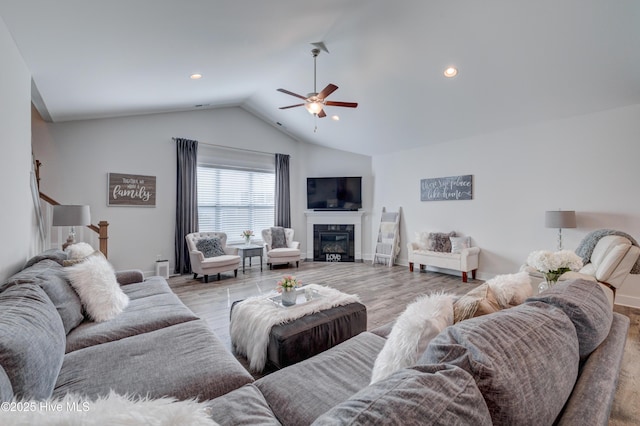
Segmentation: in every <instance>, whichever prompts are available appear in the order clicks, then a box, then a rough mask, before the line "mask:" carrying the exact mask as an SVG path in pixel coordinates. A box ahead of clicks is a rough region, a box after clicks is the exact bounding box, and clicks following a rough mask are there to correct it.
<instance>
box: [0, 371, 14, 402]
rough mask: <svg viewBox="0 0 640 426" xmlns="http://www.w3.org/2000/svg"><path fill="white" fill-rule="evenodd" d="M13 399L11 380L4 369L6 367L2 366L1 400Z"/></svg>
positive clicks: (0, 374)
mask: <svg viewBox="0 0 640 426" xmlns="http://www.w3.org/2000/svg"><path fill="white" fill-rule="evenodd" d="M12 399H13V387H12V386H11V381H10V380H9V377H8V376H7V373H6V372H5V371H4V368H2V366H0V401H2V402H5V401H11V400H12Z"/></svg>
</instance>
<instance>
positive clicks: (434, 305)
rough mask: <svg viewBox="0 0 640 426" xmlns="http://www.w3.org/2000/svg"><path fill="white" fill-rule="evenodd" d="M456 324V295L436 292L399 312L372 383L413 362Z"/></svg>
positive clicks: (377, 364)
mask: <svg viewBox="0 0 640 426" xmlns="http://www.w3.org/2000/svg"><path fill="white" fill-rule="evenodd" d="M451 324H453V296H452V295H450V294H443V293H434V294H431V295H427V296H422V297H420V298H418V299H417V300H416V301H415V302H413V303H411V304H409V306H407V308H406V309H405V311H404V312H403V313H402V314H400V316H399V317H398V319H397V320H396V323H395V324H394V325H393V329H391V333H389V337H388V338H387V341H386V343H385V344H384V347H383V348H382V350H381V351H380V353H379V354H378V357H377V358H376V361H375V363H374V365H373V371H372V373H371V383H372V384H373V383H375V382H377V381H379V380H382V379H384V378H386V377H388V376H390V375H391V374H393V373H394V372H395V371H397V370H400V369H401V368H405V367H409V366H411V365H414V364H415V363H416V361H418V358H419V357H420V355H421V354H422V353H423V352H424V351H425V350H426V349H427V345H428V344H429V342H430V341H431V340H432V339H433V338H434V337H436V336H437V335H438V334H439V333H440V332H441V331H442V330H444V329H445V328H446V327H447V326H449V325H451Z"/></svg>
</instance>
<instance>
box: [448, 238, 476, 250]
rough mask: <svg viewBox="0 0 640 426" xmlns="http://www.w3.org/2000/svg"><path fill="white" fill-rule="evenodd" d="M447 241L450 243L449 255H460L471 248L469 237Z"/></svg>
mask: <svg viewBox="0 0 640 426" xmlns="http://www.w3.org/2000/svg"><path fill="white" fill-rule="evenodd" d="M449 240H450V241H451V253H460V252H462V250H464V249H468V248H469V247H471V238H469V237H449Z"/></svg>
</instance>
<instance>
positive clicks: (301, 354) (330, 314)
mask: <svg viewBox="0 0 640 426" xmlns="http://www.w3.org/2000/svg"><path fill="white" fill-rule="evenodd" d="M239 302H241V300H238V301H235V302H233V304H232V305H231V313H233V309H234V307H235V306H236V304H238V303H239ZM366 329H367V307H366V306H365V305H363V304H362V303H360V302H353V303H349V304H346V305H342V306H336V307H334V308H330V309H325V310H321V311H319V312H316V313H313V314H309V315H305V316H303V317H301V318H298V319H295V320H293V321H289V322H287V323H284V324H280V325H275V326H273V327H271V331H270V332H269V343H268V347H267V362H268V363H270V364H271V365H273V366H275V367H276V368H284V367H286V366H288V365H291V364H295V363H297V362H300V361H302V360H305V359H307V358H310V357H312V356H314V355H317V354H319V353H320V352H323V351H326V350H327V349H329V348H331V347H333V346H336V345H337V344H339V343H342V342H344V341H345V340H347V339H350V338H351V337H353V336H356V335H358V334H360V333H361V332H363V331H366Z"/></svg>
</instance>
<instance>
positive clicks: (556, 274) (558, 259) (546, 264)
mask: <svg viewBox="0 0 640 426" xmlns="http://www.w3.org/2000/svg"><path fill="white" fill-rule="evenodd" d="M527 263H528V264H529V265H530V266H533V267H534V268H536V269H537V270H538V271H539V272H541V273H542V274H543V275H544V277H545V279H546V280H547V282H548V283H555V282H557V281H558V278H560V276H561V275H562V274H564V273H565V272H568V271H577V270H578V269H580V268H582V259H580V257H578V255H577V254H575V253H574V252H572V251H571V250H560V251H556V252H552V251H547V250H538V251H534V252H532V253H531V254H529V257H528V258H527Z"/></svg>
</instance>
